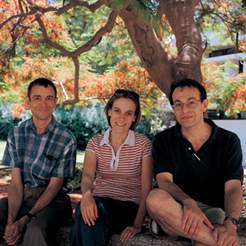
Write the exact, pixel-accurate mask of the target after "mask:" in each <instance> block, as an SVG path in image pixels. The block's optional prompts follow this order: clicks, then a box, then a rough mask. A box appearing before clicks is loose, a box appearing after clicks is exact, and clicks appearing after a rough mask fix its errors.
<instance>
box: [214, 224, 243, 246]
mask: <svg viewBox="0 0 246 246" xmlns="http://www.w3.org/2000/svg"><path fill="white" fill-rule="evenodd" d="M213 236H214V239H215V241H216V242H217V245H218V246H239V239H238V236H237V230H236V227H235V226H234V225H232V224H231V225H230V224H229V223H225V224H224V225H223V226H218V227H216V228H215V229H214V231H213Z"/></svg>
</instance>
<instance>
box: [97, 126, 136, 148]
mask: <svg viewBox="0 0 246 246" xmlns="http://www.w3.org/2000/svg"><path fill="white" fill-rule="evenodd" d="M110 131H111V128H108V129H107V131H105V133H104V135H103V138H102V140H101V142H100V146H103V145H104V144H105V145H108V144H110V143H109V136H110ZM124 144H127V145H130V146H134V145H135V133H134V131H132V130H129V131H128V135H127V138H126V140H125V142H124V143H123V144H122V145H124Z"/></svg>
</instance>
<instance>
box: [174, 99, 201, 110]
mask: <svg viewBox="0 0 246 246" xmlns="http://www.w3.org/2000/svg"><path fill="white" fill-rule="evenodd" d="M199 102H201V99H189V100H188V101H187V102H185V103H182V102H175V103H174V104H173V105H172V108H173V110H175V111H181V110H182V109H183V107H184V106H185V107H186V108H188V109H194V108H196V107H197V106H198V104H199Z"/></svg>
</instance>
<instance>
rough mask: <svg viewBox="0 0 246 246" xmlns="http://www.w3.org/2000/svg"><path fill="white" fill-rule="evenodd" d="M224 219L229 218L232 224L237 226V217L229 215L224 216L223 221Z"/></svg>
mask: <svg viewBox="0 0 246 246" xmlns="http://www.w3.org/2000/svg"><path fill="white" fill-rule="evenodd" d="M226 220H229V221H230V222H231V223H232V224H233V225H235V226H236V227H237V228H238V226H239V220H238V219H236V218H234V217H231V216H226V217H225V221H226Z"/></svg>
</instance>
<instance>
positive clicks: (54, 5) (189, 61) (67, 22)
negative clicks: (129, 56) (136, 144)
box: [0, 0, 246, 103]
mask: <svg viewBox="0 0 246 246" xmlns="http://www.w3.org/2000/svg"><path fill="white" fill-rule="evenodd" d="M11 4H12V5H11ZM10 5H11V6H12V8H10ZM0 9H2V10H6V11H5V12H4V11H1V13H0V29H1V33H3V30H8V31H9V32H8V34H7V32H5V35H4V36H2V35H1V41H5V47H4V52H2V53H1V61H0V62H1V65H0V66H1V67H2V68H6V67H8V66H9V62H8V61H9V60H10V59H11V57H13V56H14V55H15V54H16V44H17V42H21V41H22V40H23V39H22V37H25V40H28V41H29V44H27V45H26V46H25V47H26V50H25V52H34V53H35V51H34V50H36V51H37V50H39V52H42V47H43V46H49V47H51V50H52V52H53V54H59V55H61V56H64V57H66V58H68V59H70V60H71V61H72V63H73V65H74V68H75V69H74V80H73V94H74V99H73V100H72V101H70V102H73V103H74V102H78V101H79V100H80V98H79V87H80V85H79V78H80V62H81V56H82V54H84V53H86V52H88V51H89V50H91V49H93V47H95V46H97V45H98V44H100V42H102V39H103V37H104V36H106V35H107V34H108V33H110V32H112V30H113V28H114V27H115V26H116V25H122V26H123V28H125V29H126V30H127V31H128V34H129V37H130V39H131V42H132V45H133V47H134V48H135V50H136V53H137V55H138V57H139V58H140V60H141V62H142V64H143V66H144V67H145V69H146V70H147V71H148V73H149V76H150V78H151V80H153V81H155V83H156V84H157V85H158V87H159V88H160V89H161V90H162V91H163V92H165V93H166V94H168V93H169V87H170V84H171V83H172V81H174V80H176V79H179V78H182V77H189V78H193V79H197V80H199V81H201V80H202V75H201V59H202V54H203V48H204V47H202V42H201V36H200V31H201V30H202V29H201V28H202V27H203V26H204V25H205V26H206V21H207V20H208V19H212V20H213V21H214V23H218V22H223V23H225V26H226V28H227V29H228V33H229V34H230V35H231V39H232V41H235V45H236V46H237V48H239V43H238V42H237V40H234V39H235V38H234V36H235V35H234V34H235V33H237V32H245V30H246V24H245V15H243V8H242V3H241V1H239V0H231V1H229V0H211V1H205V0H204V1H198V0H97V1H82V0H70V1H68V0H67V1H65V0H64V1H58V0H57V1H55V0H39V1H34V0H14V1H10V2H9V1H7V0H2V1H1V2H0ZM99 11H102V12H103V13H104V18H102V19H100V20H98V23H97V24H96V25H95V22H97V19H96V16H97V15H96V13H98V12H99ZM78 21H79V22H80V23H81V28H78V26H76V28H77V29H76V30H75V29H73V28H71V27H72V26H73V23H74V22H78ZM86 21H91V22H94V25H93V26H92V27H93V28H91V29H88V25H87V22H86ZM204 22H205V23H204ZM68 27H69V28H68ZM88 30H90V31H91V33H89V32H88ZM167 30H171V32H172V33H173V35H174V36H175V48H176V49H175V50H174V53H170V50H169V49H168V47H167V46H168V45H169V44H168V43H166V42H165V40H167V37H166V33H167ZM85 33H86V34H87V35H86V36H84V35H83V34H85ZM6 41H7V42H6ZM28 45H29V46H28ZM33 47H35V48H37V49H33ZM205 47H206V44H205ZM242 47H245V46H243V45H242ZM106 52H107V51H105V53H106ZM36 55H37V56H38V55H39V54H38V53H37V54H36Z"/></svg>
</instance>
